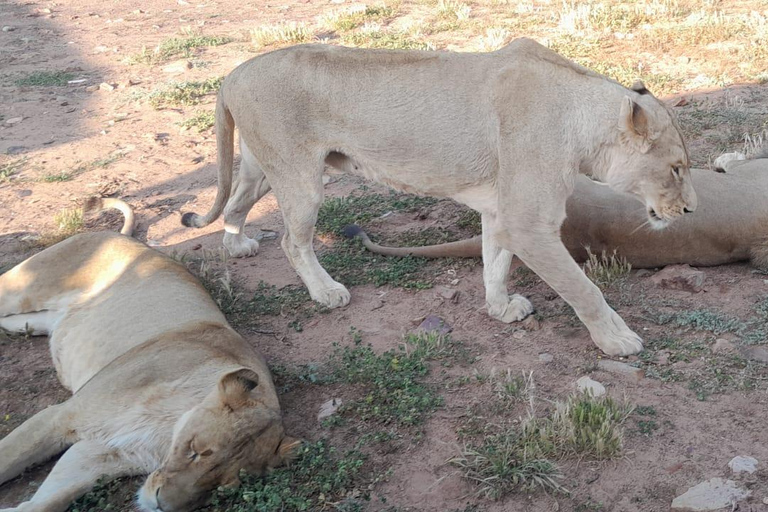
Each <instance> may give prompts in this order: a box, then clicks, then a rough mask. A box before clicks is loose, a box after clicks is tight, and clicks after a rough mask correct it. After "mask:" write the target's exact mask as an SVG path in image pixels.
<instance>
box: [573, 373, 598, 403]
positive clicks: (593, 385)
mask: <svg viewBox="0 0 768 512" xmlns="http://www.w3.org/2000/svg"><path fill="white" fill-rule="evenodd" d="M576 388H577V389H578V390H579V391H581V392H582V393H587V392H590V393H592V396H594V397H595V398H597V397H599V396H603V395H604V394H605V386H603V385H602V384H600V383H599V382H597V381H596V380H592V379H590V378H589V377H587V376H586V375H585V376H584V377H582V378H580V379H579V380H577V381H576Z"/></svg>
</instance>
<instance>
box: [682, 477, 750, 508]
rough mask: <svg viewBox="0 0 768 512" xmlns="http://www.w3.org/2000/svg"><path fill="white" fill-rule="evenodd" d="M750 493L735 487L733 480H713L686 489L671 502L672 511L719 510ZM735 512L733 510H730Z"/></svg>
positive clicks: (729, 506)
mask: <svg viewBox="0 0 768 512" xmlns="http://www.w3.org/2000/svg"><path fill="white" fill-rule="evenodd" d="M750 494H751V491H745V490H743V489H740V488H739V487H737V486H736V483H735V482H734V481H733V480H723V479H722V478H713V479H711V480H707V481H706V482H702V483H700V484H699V485H696V486H695V487H691V488H690V489H688V490H687V491H686V492H685V494H682V495H680V496H678V497H677V498H675V499H674V500H673V501H672V510H688V511H694V512H698V511H703V510H719V509H721V508H725V507H728V508H729V509H730V508H731V506H732V503H733V502H734V501H738V500H742V499H744V498H747V497H748V496H749V495H750ZM732 510H735V509H732Z"/></svg>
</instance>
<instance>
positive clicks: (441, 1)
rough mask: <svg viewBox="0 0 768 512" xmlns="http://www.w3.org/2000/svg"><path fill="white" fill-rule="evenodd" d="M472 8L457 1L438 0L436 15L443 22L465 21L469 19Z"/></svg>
mask: <svg viewBox="0 0 768 512" xmlns="http://www.w3.org/2000/svg"><path fill="white" fill-rule="evenodd" d="M470 12H472V8H471V7H470V6H468V5H467V4H465V3H464V2H459V1H458V0H438V2H437V15H438V17H439V18H441V19H444V20H457V21H465V20H468V19H469V14H470Z"/></svg>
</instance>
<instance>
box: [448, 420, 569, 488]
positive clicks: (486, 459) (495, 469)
mask: <svg viewBox="0 0 768 512" xmlns="http://www.w3.org/2000/svg"><path fill="white" fill-rule="evenodd" d="M449 462H450V463H451V464H453V465H454V466H457V467H458V468H459V470H460V471H461V473H462V476H463V477H464V478H466V479H467V480H470V481H471V482H474V483H476V484H477V485H478V486H479V489H478V494H480V495H484V496H486V497H488V498H491V499H499V498H501V497H502V496H504V495H505V494H508V493H510V492H513V491H524V492H532V491H535V490H537V489H541V490H544V491H558V490H563V488H562V487H561V486H560V484H559V483H558V480H559V479H561V478H562V476H561V475H560V473H559V470H558V469H557V466H556V465H555V464H554V463H553V462H552V461H550V460H547V459H542V458H536V457H535V456H532V455H531V454H530V453H529V452H528V451H527V450H526V441H525V437H524V434H523V433H521V432H519V431H508V432H506V433H503V434H497V435H491V436H488V437H486V438H485V440H484V441H483V443H482V444H480V445H478V446H471V445H470V446H465V447H464V449H463V450H462V452H461V454H460V455H458V456H456V457H453V458H452V459H450V460H449Z"/></svg>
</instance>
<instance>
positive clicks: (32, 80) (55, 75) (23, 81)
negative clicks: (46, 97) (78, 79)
mask: <svg viewBox="0 0 768 512" xmlns="http://www.w3.org/2000/svg"><path fill="white" fill-rule="evenodd" d="M73 78H75V75H73V74H72V73H68V72H66V71H35V72H34V73H30V74H29V75H27V76H25V77H24V78H19V79H18V80H16V81H15V82H14V83H15V84H16V85H18V86H33V87H47V86H62V85H67V82H69V81H70V80H72V79H73Z"/></svg>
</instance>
